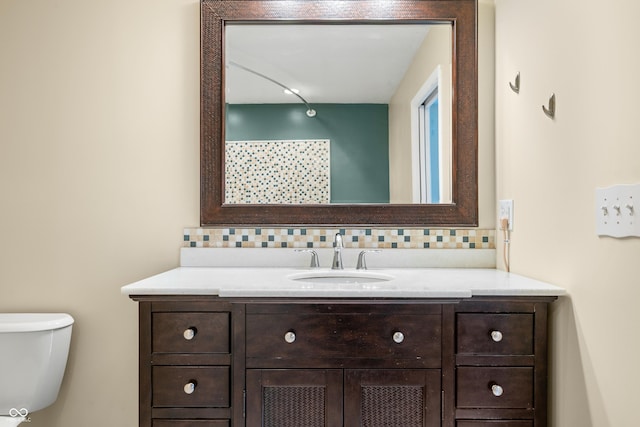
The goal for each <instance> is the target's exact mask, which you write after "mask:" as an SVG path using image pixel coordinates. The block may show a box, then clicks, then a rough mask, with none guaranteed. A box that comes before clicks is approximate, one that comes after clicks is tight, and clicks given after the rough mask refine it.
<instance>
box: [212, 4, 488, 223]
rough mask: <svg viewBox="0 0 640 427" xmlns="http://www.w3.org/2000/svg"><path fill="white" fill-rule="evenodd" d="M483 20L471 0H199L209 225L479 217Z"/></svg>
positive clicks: (435, 220)
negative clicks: (479, 22)
mask: <svg viewBox="0 0 640 427" xmlns="http://www.w3.org/2000/svg"><path fill="white" fill-rule="evenodd" d="M475 25H476V4H475V0H466V1H465V0H461V1H455V2H449V1H440V0H433V1H428V0H427V1H420V2H406V1H400V2H395V1H394V2H383V3H381V2H379V1H367V0H364V1H358V2H352V1H318V2H316V1H304V2H291V1H273V0H266V1H209V0H203V2H202V32H201V37H202V47H201V48H202V55H201V58H202V73H201V76H202V82H201V88H202V91H201V96H202V99H201V105H202V114H201V223H202V225H203V226H206V225H222V224H236V225H237V224H246V225H253V224H256V225H259V224H273V225H297V224H299V225H306V224H317V225H419V226H425V225H431V226H434V225H440V226H475V225H477V70H476V43H475V42H476V29H475ZM432 39H437V40H440V43H441V46H442V49H441V50H442V51H444V52H445V53H444V54H440V55H439V56H437V55H436V54H435V53H434V52H435V49H434V48H433V47H432V45H429V43H433V42H431V40H432ZM372 40H374V41H375V43H373V44H375V46H376V50H372V49H371V45H372V43H371V41H372ZM363 41H368V42H369V47H367V46H364V47H363V45H362V42H363ZM425 46H429V48H428V49H426V50H425V49H424V47H425ZM421 47H422V48H423V50H422V51H421V50H420V48H421ZM385 48H389V49H390V50H388V51H385V50H384V49H385ZM349 49H351V50H349ZM354 49H355V50H354ZM369 50H371V55H369V58H368V59H367V58H365V56H367V55H364V53H365V52H368V51H369ZM327 52H329V53H327ZM421 52H423V53H421ZM424 52H426V53H424ZM443 57H444V59H443ZM380 58H382V59H383V60H382V61H380ZM351 59H357V60H358V62H357V63H351V62H349V61H351ZM376 60H377V61H378V62H372V61H376ZM318 61H319V62H318ZM300 63H304V67H303V66H302V65H300ZM357 64H364V65H363V66H364V71H363V69H359V68H357V67H358V65H357ZM389 65H391V66H389ZM349 71H353V75H354V76H355V80H349V79H348V77H349V74H351V73H349ZM374 71H376V72H377V71H384V72H385V73H386V74H385V73H383V74H381V75H380V76H377V73H375V72H374ZM389 73H390V74H389ZM412 73H413V74H414V75H415V76H417V77H414V78H413V82H412V84H411V85H409V86H407V83H406V81H409V80H407V79H406V78H405V77H406V76H410V75H411V74H412ZM374 74H376V76H374ZM336 76H337V77H339V78H337V77H336ZM365 77H366V78H365ZM374 77H375V78H378V80H375V79H374ZM326 79H328V80H326ZM434 81H435V82H436V84H435V85H434ZM323 82H324V84H322V83H323ZM416 82H417V83H416ZM403 85H404V86H403ZM405 86H407V87H409V89H403V87H405ZM434 86H435V87H436V88H438V89H439V90H436V91H434V90H433V88H434ZM283 89H299V92H298V94H291V93H289V94H285V93H284V91H283ZM334 89H335V90H334ZM379 89H383V90H382V91H380V90H379ZM403 91H404V93H402V92H403ZM401 93H402V95H403V97H400V96H399V95H398V94H401ZM429 93H435V94H436V95H439V99H438V100H437V102H436V103H435V104H433V103H432V102H431V101H432V99H429ZM394 95H395V96H394ZM394 97H395V98H398V99H400V100H396V101H394ZM424 101H426V108H423V110H426V113H424V114H423V115H422V117H424V118H425V120H426V121H428V120H430V119H431V120H432V123H436V124H438V125H439V127H438V129H439V130H438V131H436V132H432V138H431V140H432V141H434V140H435V141H437V144H435V148H436V150H437V153H436V154H435V155H433V154H432V155H431V159H432V160H433V159H437V162H435V165H436V167H431V168H430V167H428V164H429V161H428V160H429V156H428V155H422V156H420V155H418V154H420V152H421V151H420V145H419V144H418V143H417V142H416V139H419V134H420V133H421V131H420V130H421V129H424V128H425V127H424V126H423V127H421V126H420V124H421V123H424V121H421V120H420V117H421V116H420V115H419V114H418V111H420V106H421V105H422V104H423V103H424ZM430 102H431V103H430ZM433 105H435V107H433ZM430 107H431V108H430ZM401 108H402V109H403V111H402V112H401V113H398V112H397V111H400V109H401ZM311 111H313V116H312V117H310V115H312V114H311ZM434 111H435V112H436V115H435V117H436V119H435V121H433V120H434V119H433V117H434V115H433V112H434ZM308 112H309V114H308ZM429 112H431V114H429ZM336 120H338V121H337V122H336ZM401 123H402V125H401ZM432 128H433V127H432ZM301 129H302V130H304V129H307V130H306V131H301ZM308 129H311V130H308ZM335 129H339V131H335ZM331 130H333V131H334V132H333V133H331V132H330V131H331ZM305 132H307V133H305ZM428 133H429V132H427V134H428ZM426 139H427V140H428V138H426ZM398 141H402V143H399V142H398ZM423 144H424V142H423ZM432 146H433V144H432ZM425 147H429V145H423V150H424V151H422V153H427V152H429V149H428V148H425ZM275 152H278V153H280V154H279V155H278V156H279V157H278V156H275V157H274V154H273V153H275ZM282 153H284V154H282ZM372 155H373V157H372ZM421 159H422V161H421ZM282 162H284V163H282ZM421 163H422V164H421ZM274 170H275V171H276V172H277V171H283V173H279V174H278V173H276V174H275V175H274V174H273V173H272V172H273V171H274ZM434 171H435V172H434ZM294 172H295V173H294ZM434 182H435V184H434ZM353 184H355V187H353ZM350 186H352V187H353V188H350Z"/></svg>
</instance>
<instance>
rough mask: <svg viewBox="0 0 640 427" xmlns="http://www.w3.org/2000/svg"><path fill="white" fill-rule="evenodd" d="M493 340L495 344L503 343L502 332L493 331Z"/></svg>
mask: <svg viewBox="0 0 640 427" xmlns="http://www.w3.org/2000/svg"><path fill="white" fill-rule="evenodd" d="M491 339H492V340H493V341H495V342H500V341H502V332H500V331H491Z"/></svg>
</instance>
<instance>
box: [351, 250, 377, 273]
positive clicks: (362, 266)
mask: <svg viewBox="0 0 640 427" xmlns="http://www.w3.org/2000/svg"><path fill="white" fill-rule="evenodd" d="M378 252H381V251H380V249H367V250H364V251H362V252H360V254H359V255H358V265H356V270H366V269H367V261H366V259H365V255H366V254H368V253H378Z"/></svg>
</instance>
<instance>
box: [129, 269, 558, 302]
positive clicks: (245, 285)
mask: <svg viewBox="0 0 640 427" xmlns="http://www.w3.org/2000/svg"><path fill="white" fill-rule="evenodd" d="M343 273H346V274H350V275H358V274H361V275H363V274H364V275H367V274H368V275H371V276H375V277H386V278H388V279H390V280H387V281H379V282H373V283H360V282H359V281H358V280H357V279H354V280H350V282H352V283H311V282H310V281H308V280H293V279H292V277H299V276H301V275H303V276H304V275H305V274H314V275H325V276H329V275H332V274H336V271H335V270H330V269H328V268H317V269H312V268H308V267H307V268H305V267H293V268H289V267H276V268H268V267H260V268H255V267H179V268H175V269H173V270H169V271H167V272H165V273H161V274H158V275H156V276H152V277H149V278H147V279H143V280H140V281H138V282H135V283H132V284H130V285H127V286H124V287H122V293H123V294H124V295H129V296H132V295H218V296H221V297H312V298H315V297H322V298H375V297H381V298H470V297H473V296H560V295H564V294H565V293H566V291H565V290H564V289H562V288H560V287H557V286H554V285H552V284H549V283H545V282H541V281H538V280H534V279H530V278H528V277H524V276H520V275H517V274H513V273H506V272H504V271H500V270H496V269H492V268H382V269H376V268H371V269H369V270H367V271H366V272H363V271H356V270H354V269H345V270H343V271H342V272H341V273H339V274H343Z"/></svg>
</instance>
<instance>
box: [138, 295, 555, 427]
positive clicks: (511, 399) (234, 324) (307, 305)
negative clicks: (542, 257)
mask: <svg viewBox="0 0 640 427" xmlns="http://www.w3.org/2000/svg"><path fill="white" fill-rule="evenodd" d="M134 299H136V300H138V301H139V302H140V424H139V425H140V426H141V427H168V426H172V427H221V426H225V427H238V426H246V427H262V426H263V427H288V426H291V427H314V426H319V427H358V426H363V427H365V426H366V427H377V426H380V427H383V426H384V427H394V426H397V427H414V426H415V427H432V426H433V427H435V426H445V427H545V426H546V425H547V424H546V417H547V415H546V387H547V379H546V377H547V323H546V322H547V305H548V304H549V303H550V302H551V301H553V300H554V298H533V297H523V298H471V299H466V300H446V301H445V300H374V299H362V300H348V299H346V300H322V301H319V300H314V299H306V300H305V299H300V298H298V299H280V300H275V299H250V300H248V299H237V300H234V299H223V298H218V297H211V296H194V297H187V296H140V297H134Z"/></svg>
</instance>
